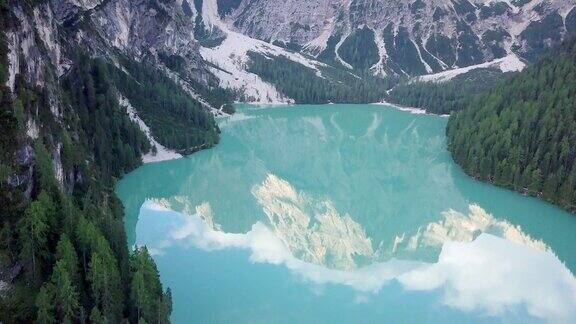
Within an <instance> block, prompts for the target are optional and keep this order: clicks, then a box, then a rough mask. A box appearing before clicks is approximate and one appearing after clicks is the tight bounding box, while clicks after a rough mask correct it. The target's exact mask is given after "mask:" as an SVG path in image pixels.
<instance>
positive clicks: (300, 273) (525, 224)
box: [117, 105, 576, 323]
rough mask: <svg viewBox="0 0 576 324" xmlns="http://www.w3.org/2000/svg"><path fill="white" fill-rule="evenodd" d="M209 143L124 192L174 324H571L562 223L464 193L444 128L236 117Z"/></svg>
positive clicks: (336, 112) (551, 213)
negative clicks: (169, 296)
mask: <svg viewBox="0 0 576 324" xmlns="http://www.w3.org/2000/svg"><path fill="white" fill-rule="evenodd" d="M237 111H238V112H237V113H236V114H235V115H233V116H231V117H227V118H223V119H221V120H219V124H220V127H221V129H222V139H221V143H220V144H218V145H217V146H216V147H215V148H212V149H209V150H205V151H201V152H198V153H195V154H193V155H191V156H189V157H187V158H184V159H179V160H173V161H166V162H161V163H154V164H147V165H145V166H143V167H141V168H139V169H138V170H136V171H134V172H132V173H130V174H129V175H127V176H126V177H125V178H123V179H122V180H121V181H120V183H119V184H118V186H117V193H118V194H119V196H120V198H121V199H122V201H123V203H124V205H125V207H126V230H127V233H128V236H129V237H128V238H129V242H130V244H138V245H146V246H147V247H148V248H149V250H150V251H151V252H152V253H153V256H154V259H155V260H156V262H157V264H158V267H159V270H160V274H161V279H162V281H163V283H164V284H165V286H168V287H170V288H171V289H172V293H173V299H174V311H173V315H172V319H173V321H174V322H175V323H188V322H199V323H208V322H209V323H214V322H216V323H228V322H234V323H244V322H250V323H254V322H256V323H260V322H262V323H271V322H273V323H294V322H299V323H358V322H360V323H373V322H390V321H394V322H419V323H427V322H430V323H435V322H438V321H444V322H514V323H530V322H571V321H572V322H573V321H574V319H575V318H576V279H575V277H574V275H573V273H574V271H575V269H576V252H575V251H574V250H575V249H574V247H575V246H576V235H575V234H574V233H576V216H574V215H571V214H569V213H567V212H564V211H562V210H560V209H558V208H556V207H554V206H552V205H550V204H547V203H544V202H541V201H539V200H537V199H534V198H529V197H524V196H522V195H520V194H517V193H514V192H511V191H508V190H504V189H500V188H497V187H494V186H491V185H487V184H484V183H480V182H477V181H475V180H473V179H471V178H470V177H468V176H466V175H465V174H464V173H463V172H462V171H461V169H460V168H459V167H458V166H457V165H456V164H454V162H453V161H452V159H451V157H450V155H449V153H448V152H447V150H446V141H445V135H444V129H445V126H446V122H447V118H443V117H439V116H431V115H424V114H411V113H409V112H406V111H400V110H397V109H394V108H392V107H387V106H385V105H320V106H314V105H292V106H280V107H261V106H250V105H239V106H238V107H237Z"/></svg>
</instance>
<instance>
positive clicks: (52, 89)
mask: <svg viewBox="0 0 576 324" xmlns="http://www.w3.org/2000/svg"><path fill="white" fill-rule="evenodd" d="M17 4H18V6H19V10H21V11H20V12H19V14H21V16H22V17H24V18H25V17H32V16H33V12H34V10H36V11H37V12H38V9H37V8H38V7H37V6H39V5H40V4H42V1H39V0H34V1H33V0H27V1H19V2H17ZM14 7H15V2H14V1H6V0H0V30H1V31H2V32H0V130H1V131H0V322H2V323H33V322H38V323H62V322H64V323H86V322H90V323H122V322H127V321H128V322H131V323H167V322H169V318H170V313H171V307H172V306H171V304H172V303H171V293H170V290H169V289H165V288H163V287H162V284H161V282H160V278H159V273H158V270H157V268H156V265H155V264H154V261H153V259H152V257H151V256H150V254H149V253H148V251H147V250H146V248H145V247H139V248H135V249H132V248H129V247H128V244H127V240H126V234H125V231H124V220H123V217H124V209H123V206H122V204H121V202H120V201H119V199H118V198H117V197H116V195H115V193H114V190H113V188H114V184H115V182H116V180H117V179H118V178H120V177H122V176H123V175H124V174H125V173H127V172H129V171H131V170H133V169H135V168H136V167H138V166H139V165H141V163H142V158H141V157H142V155H143V154H144V153H147V152H148V151H149V150H150V149H151V147H150V143H149V140H148V138H147V137H146V136H145V134H144V133H143V132H142V130H141V129H140V127H139V126H138V125H137V124H136V123H135V122H133V121H132V120H131V119H130V117H129V116H128V113H127V111H126V108H125V107H123V106H121V105H120V104H119V96H120V95H123V96H125V97H127V98H128V99H130V101H131V102H132V104H133V105H134V106H135V108H136V110H138V113H139V115H140V116H141V118H142V119H143V120H145V121H146V123H147V124H148V126H149V127H150V129H151V130H152V134H153V135H154V136H155V137H157V139H158V141H159V142H160V143H161V144H164V145H166V146H167V147H168V148H171V149H178V150H180V151H184V152H188V151H193V150H196V149H198V148H204V147H209V146H212V145H214V144H215V143H217V141H218V136H219V135H218V128H217V126H216V124H215V122H214V119H213V117H212V115H211V114H209V113H207V111H206V110H205V109H204V108H203V107H201V105H200V104H199V103H198V102H197V101H196V100H194V99H193V98H192V96H191V95H190V94H188V93H187V92H186V91H185V90H184V89H182V88H181V87H179V86H178V84H177V83H176V82H175V81H173V80H172V79H170V78H169V77H167V76H165V75H164V74H162V73H161V71H159V70H157V69H155V67H154V66H153V65H151V64H145V63H144V62H136V61H135V60H129V59H127V58H126V57H124V56H122V55H121V54H118V56H117V57H116V58H117V60H116V61H112V60H110V58H109V57H101V58H96V57H95V55H94V54H91V55H90V54H88V53H86V52H87V50H86V48H83V47H81V46H70V47H66V46H65V45H66V43H64V42H63V43H62V44H63V46H62V48H61V50H62V52H65V54H66V55H67V57H69V58H70V61H68V64H69V65H68V66H67V69H66V70H65V73H63V74H61V75H59V74H58V71H57V68H56V67H55V66H54V65H52V64H38V63H37V62H42V63H43V62H48V60H47V59H46V58H47V57H49V53H48V50H47V49H46V46H44V45H40V44H41V41H40V36H39V35H38V31H37V30H36V31H33V32H30V34H29V35H30V39H36V40H37V41H38V43H31V44H28V46H29V47H30V48H31V49H30V48H29V49H28V52H27V53H28V54H30V53H32V54H33V55H34V56H31V58H30V57H29V58H25V57H24V56H21V59H20V62H21V63H20V64H19V65H18V66H17V67H14V66H10V65H9V64H8V55H9V53H10V52H11V51H9V50H8V48H7V39H6V35H5V32H13V31H15V30H21V29H22V25H23V23H22V21H23V19H24V18H22V17H21V18H20V19H18V18H16V17H15V16H14V13H13V12H12V11H11V9H13V8H14ZM42 44H43V43H42ZM10 54H13V49H12V53H10ZM32 54H30V55H32ZM32 59H34V61H33V60H32ZM13 60H14V58H12V60H11V62H13ZM27 64H28V65H32V64H36V65H35V66H42V70H41V72H39V73H38V74H37V75H31V73H29V71H30V69H27ZM10 72H12V73H15V74H13V76H14V78H15V81H14V82H7V81H8V79H9V76H10ZM7 83H8V84H11V85H12V86H13V88H10V87H8V86H6V84H7Z"/></svg>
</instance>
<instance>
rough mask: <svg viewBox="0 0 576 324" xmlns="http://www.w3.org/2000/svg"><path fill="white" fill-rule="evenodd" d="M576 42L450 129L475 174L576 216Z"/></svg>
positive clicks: (452, 142) (489, 96)
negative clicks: (572, 212) (542, 200)
mask: <svg viewBox="0 0 576 324" xmlns="http://www.w3.org/2000/svg"><path fill="white" fill-rule="evenodd" d="M575 80H576V41H575V39H574V38H572V39H570V40H568V41H566V42H565V43H564V44H563V45H561V46H560V47H559V48H557V49H555V50H553V51H551V52H550V53H548V54H547V55H545V56H544V57H542V58H541V59H540V60H539V61H538V63H536V64H535V65H533V66H530V67H528V68H526V69H525V70H524V71H523V72H522V73H520V74H519V75H517V76H516V77H514V78H512V79H511V80H509V81H507V82H504V83H502V84H500V85H499V86H497V87H496V88H494V89H493V90H491V91H489V92H488V93H486V94H484V95H482V96H481V97H479V98H478V99H476V100H474V101H473V103H472V104H471V105H470V106H469V107H467V109H465V110H464V111H461V112H459V113H456V114H454V115H453V116H452V117H451V118H450V121H449V123H448V127H447V136H448V147H449V150H450V152H451V153H452V155H453V157H454V159H455V160H456V162H457V163H458V164H460V165H461V166H462V167H463V169H464V171H465V172H466V173H468V174H469V175H471V176H473V177H475V178H478V179H480V180H483V181H488V182H491V183H494V184H496V185H499V186H502V187H506V188H510V189H514V190H516V191H520V192H523V193H525V194H529V195H532V196H537V197H540V198H542V199H544V200H546V201H548V202H551V203H554V204H557V205H559V206H561V207H563V208H565V209H567V210H569V211H576V82H575Z"/></svg>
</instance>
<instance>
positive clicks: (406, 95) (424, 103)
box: [387, 69, 509, 114]
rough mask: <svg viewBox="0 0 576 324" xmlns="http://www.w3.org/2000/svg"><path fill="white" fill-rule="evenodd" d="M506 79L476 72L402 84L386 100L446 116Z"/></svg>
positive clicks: (499, 74)
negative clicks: (446, 79) (450, 77)
mask: <svg viewBox="0 0 576 324" xmlns="http://www.w3.org/2000/svg"><path fill="white" fill-rule="evenodd" d="M508 77H509V75H508V74H503V73H502V72H501V71H500V70H496V69H477V70H472V71H470V72H468V73H465V74H462V75H459V76H456V77H455V78H453V79H451V80H448V81H445V82H439V83H437V82H422V81H405V82H401V83H400V84H398V85H397V86H395V87H394V89H393V90H392V91H390V93H389V94H388V97H387V100H388V101H390V102H392V103H395V104H399V105H402V106H408V107H416V108H421V109H426V111H427V112H429V113H433V114H450V113H451V112H455V111H459V110H462V109H464V108H465V107H466V106H468V105H469V104H470V103H471V102H472V100H473V99H474V98H475V97H476V96H478V95H480V94H482V93H483V92H485V91H487V90H489V89H491V88H493V87H495V86H496V85H497V84H498V82H501V81H502V80H505V79H506V78H508Z"/></svg>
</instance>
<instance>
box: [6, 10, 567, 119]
mask: <svg viewBox="0 0 576 324" xmlns="http://www.w3.org/2000/svg"><path fill="white" fill-rule="evenodd" d="M14 12H15V13H16V16H17V17H19V19H20V20H21V21H22V26H23V28H21V29H19V30H18V31H9V32H8V33H7V36H8V40H9V42H8V43H9V44H8V45H9V48H10V53H11V54H10V60H9V61H10V66H11V77H10V79H9V80H10V81H9V84H13V82H14V75H15V74H16V71H17V70H18V63H19V59H20V57H21V54H23V57H22V59H23V60H25V61H26V62H28V64H27V65H26V68H27V69H28V73H26V75H27V76H28V77H29V78H30V79H36V80H35V81H37V83H42V81H41V79H42V78H43V77H44V76H43V75H42V74H43V73H44V72H42V71H41V69H40V68H39V67H40V66H43V63H40V61H42V60H46V59H47V60H48V61H50V63H51V64H52V65H53V66H55V67H56V71H57V74H58V76H61V75H63V74H64V73H65V72H66V71H67V69H68V68H69V66H70V65H71V64H72V61H73V59H72V58H71V57H70V53H68V51H67V50H66V48H70V47H77V46H81V47H83V48H87V49H89V52H90V53H92V55H95V56H104V57H108V58H109V59H111V60H115V61H117V59H116V56H117V55H119V54H120V55H124V56H127V57H129V58H131V59H134V60H136V61H140V60H145V61H150V62H153V64H154V65H156V66H157V67H159V68H160V69H161V70H163V71H164V72H165V73H166V74H168V75H170V77H171V78H174V79H177V80H178V82H179V83H181V85H182V86H183V87H184V88H185V89H186V90H187V91H188V92H189V93H190V94H191V95H192V96H194V97H195V98H196V99H197V100H199V101H201V102H202V103H203V104H204V106H206V107H209V108H211V109H213V111H214V112H216V110H218V109H219V108H220V106H221V105H222V104H223V103H221V102H208V101H210V100H206V99H208V98H213V97H214V96H213V95H207V92H210V91H211V90H213V89H214V88H218V87H223V88H227V89H231V90H234V91H235V92H236V93H237V94H238V95H239V99H240V100H243V101H257V102H292V101H294V100H293V98H292V97H293V96H290V95H288V94H287V93H284V92H282V91H280V90H279V89H278V88H277V87H276V84H275V82H273V81H270V80H266V81H265V80H264V79H265V78H264V79H263V78H262V77H261V76H260V75H258V73H255V72H254V71H253V69H250V65H251V59H250V57H249V52H255V53H259V54H262V55H264V56H266V57H268V58H274V57H279V56H284V57H287V58H288V59H289V60H291V61H293V62H295V63H297V64H298V65H300V66H304V67H305V68H307V69H309V70H312V71H313V72H314V73H316V74H318V76H321V75H322V72H321V71H319V68H322V67H326V66H330V67H334V68H337V69H340V70H343V71H349V72H352V73H354V74H357V75H359V74H364V75H367V74H369V75H376V76H380V77H383V76H419V75H429V76H428V79H426V80H435V79H443V78H446V75H447V74H446V73H447V72H446V71H452V70H456V71H457V72H456V74H459V73H464V72H467V71H468V70H470V69H471V68H474V67H476V66H479V67H495V68H499V69H501V70H502V71H503V72H508V71H517V70H520V69H522V68H523V67H524V65H525V62H528V61H533V60H534V59H535V58H536V57H537V56H538V55H539V54H541V53H542V52H543V51H545V50H546V49H547V48H548V47H550V46H553V45H556V44H558V43H559V42H560V41H561V40H562V39H563V38H564V37H565V35H567V34H568V33H570V32H573V31H575V30H576V5H575V4H574V3H573V1H571V0H531V1H529V0H506V1H496V0H432V1H422V0H393V1H380V0H312V1H298V0H292V1H278V0H165V1H160V0H136V1H128V0H111V1H104V0H85V1H80V0H53V1H46V2H43V3H42V4H41V5H40V6H37V7H36V8H35V9H34V13H33V14H31V15H26V14H25V13H24V12H22V10H21V9H19V8H18V6H16V7H15V8H14ZM35 30H37V34H38V36H39V37H38V38H35V37H28V38H27V37H26V35H31V34H32V33H33V32H34V31H35ZM37 42H42V43H43V44H44V45H45V46H44V45H43V47H45V49H46V51H47V54H48V55H47V56H46V57H45V58H43V59H42V58H39V57H38V55H37V54H35V53H34V49H33V48H35V47H37V46H39V44H36V43H37ZM28 49H32V50H28ZM175 67H177V68H175ZM462 68H464V70H462ZM458 71H459V72H458ZM436 74H439V75H438V76H437V77H436ZM448 75H449V76H451V75H452V74H451V72H448ZM337 81H338V82H342V79H339V80H337ZM203 99H204V100H203ZM54 104H56V103H54ZM214 109H215V110H214Z"/></svg>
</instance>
